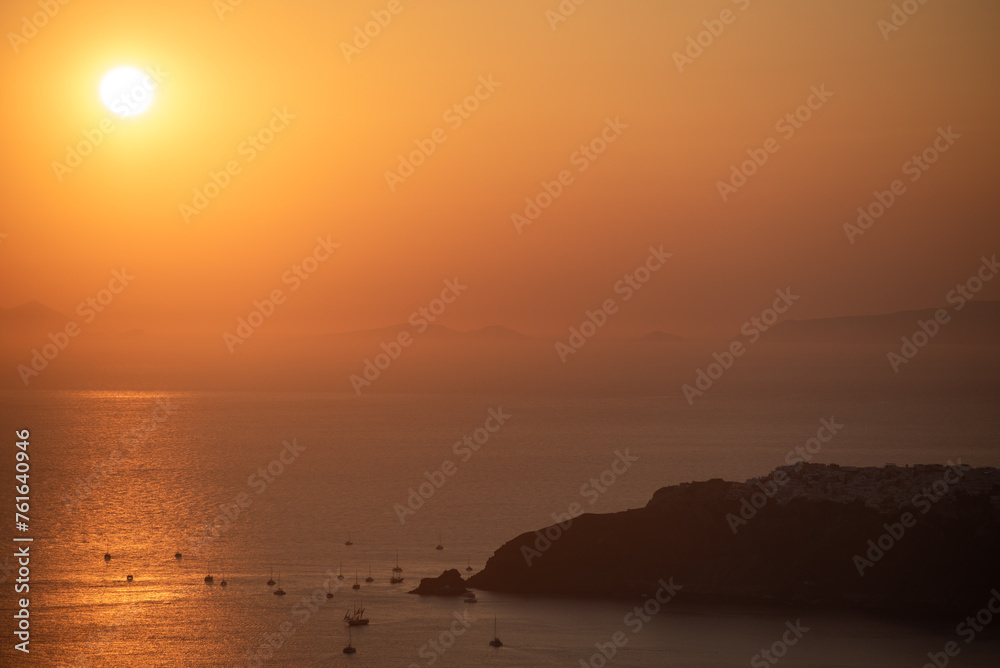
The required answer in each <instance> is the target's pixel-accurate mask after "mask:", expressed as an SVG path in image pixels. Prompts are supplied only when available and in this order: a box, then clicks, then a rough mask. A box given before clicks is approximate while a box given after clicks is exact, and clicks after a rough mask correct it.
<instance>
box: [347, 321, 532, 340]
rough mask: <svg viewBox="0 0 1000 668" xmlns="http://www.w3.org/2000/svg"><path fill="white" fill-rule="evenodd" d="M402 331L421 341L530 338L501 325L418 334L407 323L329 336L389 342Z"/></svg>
mask: <svg viewBox="0 0 1000 668" xmlns="http://www.w3.org/2000/svg"><path fill="white" fill-rule="evenodd" d="M402 331H408V332H410V333H411V334H412V335H414V336H418V337H420V338H422V339H471V340H481V341H491V340H501V339H508V340H517V339H521V340H529V339H531V338H532V337H530V336H528V335H527V334H521V333H520V332H516V331H514V330H513V329H510V328H509V327H504V326H502V325H491V326H489V327H483V328H481V329H473V330H470V331H468V332H460V331H458V330H456V329H452V328H450V327H445V326H444V325H428V326H427V328H426V329H425V330H423V331H422V332H418V328H417V327H414V326H413V325H411V324H409V323H400V324H398V325H390V326H389V327H379V328H377V329H359V330H354V331H351V332H342V333H339V334H332V335H330V336H332V337H334V338H352V339H384V340H389V339H394V338H396V336H397V335H398V334H399V333H400V332H402Z"/></svg>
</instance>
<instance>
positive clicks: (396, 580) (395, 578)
mask: <svg viewBox="0 0 1000 668" xmlns="http://www.w3.org/2000/svg"><path fill="white" fill-rule="evenodd" d="M405 579H406V578H404V577H403V576H402V575H400V574H399V573H393V574H392V575H390V576H389V584H394V585H398V584H400V583H401V582H402V581H403V580H405Z"/></svg>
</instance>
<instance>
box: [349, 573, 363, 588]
mask: <svg viewBox="0 0 1000 668" xmlns="http://www.w3.org/2000/svg"><path fill="white" fill-rule="evenodd" d="M351 589H361V583H360V582H358V572H357V571H354V584H352V585H351Z"/></svg>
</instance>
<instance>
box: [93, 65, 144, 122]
mask: <svg viewBox="0 0 1000 668" xmlns="http://www.w3.org/2000/svg"><path fill="white" fill-rule="evenodd" d="M101 101H103V102H104V106H106V107H107V108H108V109H110V110H111V111H113V112H115V113H116V114H118V115H119V116H135V115H136V114H141V113H142V112H143V111H145V110H146V108H147V107H148V106H149V105H150V103H151V102H152V101H153V80H152V79H150V78H149V75H147V74H146V73H145V72H143V71H142V70H140V69H138V68H136V67H116V68H115V69H113V70H111V71H110V72H108V73H107V74H105V75H104V79H102V80H101Z"/></svg>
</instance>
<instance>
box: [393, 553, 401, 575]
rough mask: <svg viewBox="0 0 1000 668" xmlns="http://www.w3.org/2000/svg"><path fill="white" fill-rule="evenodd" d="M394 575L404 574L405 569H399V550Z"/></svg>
mask: <svg viewBox="0 0 1000 668" xmlns="http://www.w3.org/2000/svg"><path fill="white" fill-rule="evenodd" d="M392 572H393V573H402V572H403V569H402V568H400V567H399V550H396V566H395V568H393V569H392Z"/></svg>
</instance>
